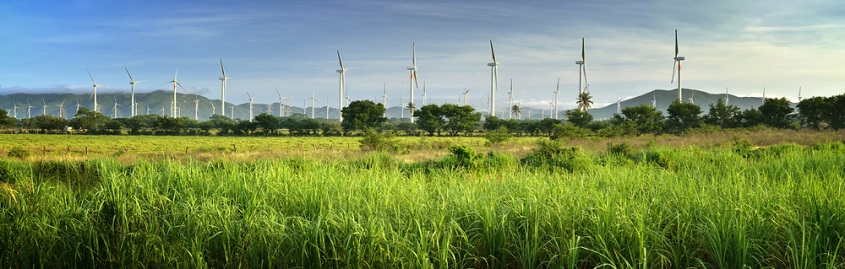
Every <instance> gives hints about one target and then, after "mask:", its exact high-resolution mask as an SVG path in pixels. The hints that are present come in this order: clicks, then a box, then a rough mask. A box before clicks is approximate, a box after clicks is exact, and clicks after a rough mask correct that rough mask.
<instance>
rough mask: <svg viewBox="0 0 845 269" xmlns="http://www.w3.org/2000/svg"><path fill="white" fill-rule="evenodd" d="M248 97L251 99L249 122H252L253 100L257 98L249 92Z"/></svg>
mask: <svg viewBox="0 0 845 269" xmlns="http://www.w3.org/2000/svg"><path fill="white" fill-rule="evenodd" d="M246 96H247V97H249V122H252V100H253V99H255V98H254V97H252V95H249V92H246Z"/></svg>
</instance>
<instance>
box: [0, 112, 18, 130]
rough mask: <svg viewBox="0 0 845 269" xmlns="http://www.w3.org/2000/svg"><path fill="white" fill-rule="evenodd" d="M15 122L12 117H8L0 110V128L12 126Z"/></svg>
mask: <svg viewBox="0 0 845 269" xmlns="http://www.w3.org/2000/svg"><path fill="white" fill-rule="evenodd" d="M15 121H17V120H16V119H15V118H14V117H11V116H9V114H8V113H7V112H6V110H5V109H0V128H6V127H9V126H12V125H14V124H15Z"/></svg>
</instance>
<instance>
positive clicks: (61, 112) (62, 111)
mask: <svg viewBox="0 0 845 269" xmlns="http://www.w3.org/2000/svg"><path fill="white" fill-rule="evenodd" d="M64 117H65V100H62V103H60V104H59V118H64Z"/></svg>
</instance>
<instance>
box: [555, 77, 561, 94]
mask: <svg viewBox="0 0 845 269" xmlns="http://www.w3.org/2000/svg"><path fill="white" fill-rule="evenodd" d="M556 89H557V91H555V92H560V78H557V88H556Z"/></svg>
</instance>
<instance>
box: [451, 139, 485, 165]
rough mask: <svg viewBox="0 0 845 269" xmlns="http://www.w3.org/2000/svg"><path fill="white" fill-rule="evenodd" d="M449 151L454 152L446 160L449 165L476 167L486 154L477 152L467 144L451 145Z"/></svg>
mask: <svg viewBox="0 0 845 269" xmlns="http://www.w3.org/2000/svg"><path fill="white" fill-rule="evenodd" d="M449 152H451V153H452V154H451V155H449V156H448V157H447V158H446V159H445V160H444V162H445V164H446V166H449V167H465V168H472V167H476V166H478V164H479V163H480V162H481V160H482V159H483V158H484V154H481V153H477V152H475V150H474V149H472V148H470V147H468V146H466V145H455V146H451V147H449Z"/></svg>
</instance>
